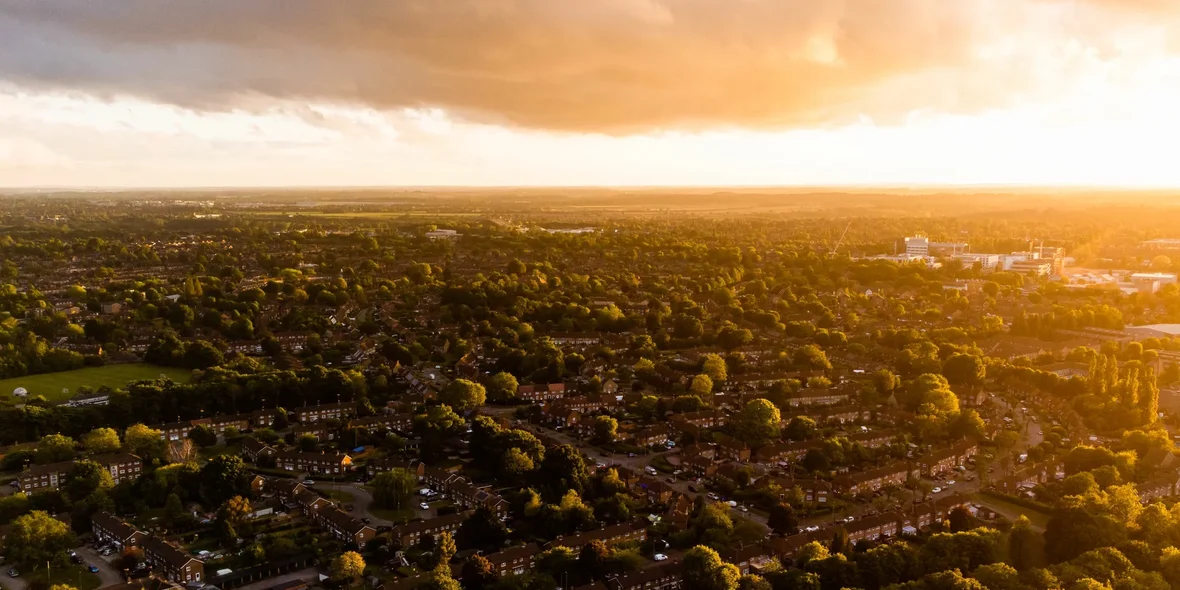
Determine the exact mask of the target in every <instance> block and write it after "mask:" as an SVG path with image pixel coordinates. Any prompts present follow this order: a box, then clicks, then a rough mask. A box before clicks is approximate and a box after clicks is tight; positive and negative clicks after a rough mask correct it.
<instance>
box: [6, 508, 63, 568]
mask: <svg viewBox="0 0 1180 590" xmlns="http://www.w3.org/2000/svg"><path fill="white" fill-rule="evenodd" d="M75 543H76V540H75V539H74V533H72V532H70V527H69V525H67V524H66V523H64V522H62V521H60V520H58V519H56V518H53V517H52V516H50V515H49V513H48V512H45V511H43V510H34V511H32V512H30V513H28V514H26V515H24V516H21V517H18V518H17V519H16V520H14V521H13V522H12V526H11V527H10V528H9V530H8V534H7V536H6V537H5V538H4V555H5V556H6V557H7V559H8V561H10V562H12V563H15V564H17V565H18V566H21V567H25V568H29V567H33V566H35V565H42V564H44V563H45V562H47V561H52V562H58V563H60V562H61V561H62V559H63V558H64V557H65V552H66V550H67V549H69V548H70V547H73V546H74V545H75Z"/></svg>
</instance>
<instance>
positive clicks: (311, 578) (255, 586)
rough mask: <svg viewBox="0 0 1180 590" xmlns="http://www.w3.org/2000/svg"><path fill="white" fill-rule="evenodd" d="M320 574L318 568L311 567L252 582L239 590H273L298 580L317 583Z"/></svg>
mask: <svg viewBox="0 0 1180 590" xmlns="http://www.w3.org/2000/svg"><path fill="white" fill-rule="evenodd" d="M319 573H320V572H319V570H317V569H316V568H314V567H309V568H305V569H301V570H296V571H293V572H288V573H285V574H282V575H279V576H275V577H273V578H267V579H265V580H259V581H257V582H251V583H249V584H246V585H244V586H239V587H238V589H237V590H267V588H273V587H275V586H278V585H280V584H286V583H287V582H294V581H296V580H299V581H301V582H315V581H317V580H318V579H319Z"/></svg>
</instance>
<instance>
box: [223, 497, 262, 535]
mask: <svg viewBox="0 0 1180 590" xmlns="http://www.w3.org/2000/svg"><path fill="white" fill-rule="evenodd" d="M253 513H254V508H253V507H251V506H250V501H249V500H247V499H246V498H243V497H242V496H234V497H232V498H230V499H228V500H226V501H225V502H223V503H222V504H221V507H220V508H218V509H217V518H219V519H221V520H224V521H225V522H227V523H229V524H230V525H231V526H233V527H234V528H238V527H240V526H242V525H243V524H245V523H246V521H248V520H250V515H251V514H253Z"/></svg>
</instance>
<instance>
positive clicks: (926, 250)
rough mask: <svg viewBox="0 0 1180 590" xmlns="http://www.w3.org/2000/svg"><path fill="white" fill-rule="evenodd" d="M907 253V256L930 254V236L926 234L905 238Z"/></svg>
mask: <svg viewBox="0 0 1180 590" xmlns="http://www.w3.org/2000/svg"><path fill="white" fill-rule="evenodd" d="M905 253H906V255H907V256H929V255H930V238H927V237H926V236H912V237H907V238H906V239H905Z"/></svg>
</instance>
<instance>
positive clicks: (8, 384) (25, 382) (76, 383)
mask: <svg viewBox="0 0 1180 590" xmlns="http://www.w3.org/2000/svg"><path fill="white" fill-rule="evenodd" d="M160 375H167V376H168V377H170V378H172V380H173V381H177V382H181V383H187V382H188V381H189V380H190V379H192V372H191V371H189V370H188V369H177V368H173V367H158V366H156V365H149V364H147V363H130V364H125V365H108V366H105V367H87V368H85V369H77V370H75V371H62V372H60V373H42V374H40V375H26V376H24V377H14V378H12V379H3V380H0V395H7V396H10V395H12V392H13V390H14V389H16V388H17V387H23V388H25V389H27V390H29V395H30V396H33V395H43V396H45V398H46V399H48V400H49V401H51V402H64V401H66V400H68V399H70V398H71V397H73V396H74V395H75V394H76V393H77V392H78V388H79V387H82V386H86V387H89V388H91V389H98V388H99V387H102V386H103V385H106V386H107V387H111V388H119V387H123V386H124V385H127V383H129V382H131V381H139V380H141V379H155V378H157V377H159V376H160ZM62 389H68V390H69V393H62Z"/></svg>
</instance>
